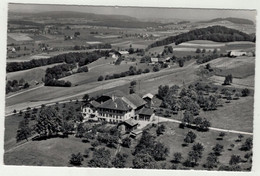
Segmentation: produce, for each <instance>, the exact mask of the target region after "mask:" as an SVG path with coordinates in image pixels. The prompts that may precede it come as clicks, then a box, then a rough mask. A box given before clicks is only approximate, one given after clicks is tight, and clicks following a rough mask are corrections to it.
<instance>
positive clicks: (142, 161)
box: [133, 153, 155, 169]
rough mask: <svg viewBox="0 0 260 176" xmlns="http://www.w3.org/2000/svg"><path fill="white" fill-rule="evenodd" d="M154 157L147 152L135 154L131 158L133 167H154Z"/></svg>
mask: <svg viewBox="0 0 260 176" xmlns="http://www.w3.org/2000/svg"><path fill="white" fill-rule="evenodd" d="M154 163H155V161H154V159H153V157H152V156H151V155H149V154H148V153H140V154H137V155H136V156H135V157H134V159H133V167H134V168H136V169H151V168H154Z"/></svg>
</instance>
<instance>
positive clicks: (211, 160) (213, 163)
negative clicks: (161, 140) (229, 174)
mask: <svg viewBox="0 0 260 176" xmlns="http://www.w3.org/2000/svg"><path fill="white" fill-rule="evenodd" d="M217 163H218V157H217V156H216V155H215V154H214V153H209V155H208V157H207V162H206V163H205V164H204V165H203V166H204V167H205V168H207V169H213V168H214V167H217Z"/></svg>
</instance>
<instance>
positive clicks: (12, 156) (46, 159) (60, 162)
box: [4, 136, 115, 167]
mask: <svg viewBox="0 0 260 176" xmlns="http://www.w3.org/2000/svg"><path fill="white" fill-rule="evenodd" d="M99 147H104V146H102V145H101V146H99ZM99 147H97V148H99ZM88 148H91V145H90V143H83V142H82V139H80V138H75V137H74V136H69V137H68V138H52V139H47V140H42V141H30V142H28V143H26V144H25V145H22V146H20V147H19V148H17V149H15V150H14V151H12V152H8V153H5V155H4V163H5V164H6V165H29V166H30V165H32V166H68V165H69V159H70V156H71V154H72V153H75V154H76V153H78V152H80V153H81V154H84V150H85V149H88ZM106 148H107V147H106ZM107 149H109V150H110V151H111V154H112V155H113V153H114V152H115V149H110V148H107ZM91 158H92V152H91V153H90V156H89V157H88V158H84V161H83V162H82V166H84V167H87V166H88V161H89V160H90V159H91Z"/></svg>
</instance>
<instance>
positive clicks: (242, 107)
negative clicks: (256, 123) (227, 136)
mask: <svg viewBox="0 0 260 176" xmlns="http://www.w3.org/2000/svg"><path fill="white" fill-rule="evenodd" d="M253 113H254V97H252V96H248V97H242V98H240V99H239V100H232V101H231V103H227V104H224V106H223V107H219V108H218V110H216V111H201V113H200V116H201V117H205V118H207V119H209V121H210V122H211V124H212V126H213V127H216V128H223V129H232V130H238V131H245V132H253V117H254V114H253Z"/></svg>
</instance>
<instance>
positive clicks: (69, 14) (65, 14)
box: [8, 11, 161, 28]
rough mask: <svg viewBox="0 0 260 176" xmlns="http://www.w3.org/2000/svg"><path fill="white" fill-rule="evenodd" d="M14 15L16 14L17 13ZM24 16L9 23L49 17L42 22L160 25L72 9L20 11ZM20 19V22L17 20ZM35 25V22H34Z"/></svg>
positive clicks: (128, 25)
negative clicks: (38, 11)
mask: <svg viewBox="0 0 260 176" xmlns="http://www.w3.org/2000/svg"><path fill="white" fill-rule="evenodd" d="M13 15H14V14H10V15H9V16H13ZM15 15H18V14H17V13H16V14H15ZM21 15H23V16H24V19H26V21H25V20H22V19H19V20H16V19H11V18H10V19H9V20H8V21H9V23H10V24H11V23H12V24H22V23H23V22H24V23H26V24H27V23H30V22H28V21H33V19H35V18H39V21H40V20H41V18H50V19H52V22H50V20H48V21H49V22H48V23H44V24H57V25H64V23H60V21H61V20H60V21H59V19H68V23H67V24H68V25H73V24H81V25H94V26H107V27H121V28H146V27H156V26H159V25H161V23H158V22H144V21H139V20H138V19H137V18H134V17H130V16H125V15H102V14H94V13H83V12H73V11H55V12H53V11H51V12H40V13H30V14H29V13H21ZM72 18H74V19H86V21H84V22H83V21H81V22H79V21H77V20H75V21H74V20H70V19H72ZM19 21H21V22H19ZM34 23H35V25H37V22H34Z"/></svg>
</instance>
